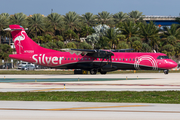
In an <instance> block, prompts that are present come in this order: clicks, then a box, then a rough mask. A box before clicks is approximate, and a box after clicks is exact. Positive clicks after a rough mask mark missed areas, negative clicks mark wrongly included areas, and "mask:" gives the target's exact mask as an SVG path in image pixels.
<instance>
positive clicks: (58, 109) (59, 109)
mask: <svg viewBox="0 0 180 120" xmlns="http://www.w3.org/2000/svg"><path fill="white" fill-rule="evenodd" d="M143 106H147V105H124V106H99V107H77V108H57V109H45V110H50V111H61V110H79V109H98V108H118V107H143Z"/></svg>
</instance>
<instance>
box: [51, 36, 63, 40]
mask: <svg viewBox="0 0 180 120" xmlns="http://www.w3.org/2000/svg"><path fill="white" fill-rule="evenodd" d="M53 38H54V39H55V40H56V41H64V38H63V36H60V35H56V36H54V37H53Z"/></svg>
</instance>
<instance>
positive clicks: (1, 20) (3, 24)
mask: <svg viewBox="0 0 180 120" xmlns="http://www.w3.org/2000/svg"><path fill="white" fill-rule="evenodd" d="M4 14H5V13H4ZM4 14H1V15H0V44H1V37H2V36H1V35H2V31H3V30H4V29H5V28H7V27H8V24H9V21H8V20H9V19H8V16H7V14H5V15H4Z"/></svg>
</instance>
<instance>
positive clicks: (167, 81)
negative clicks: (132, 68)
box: [0, 73, 180, 92]
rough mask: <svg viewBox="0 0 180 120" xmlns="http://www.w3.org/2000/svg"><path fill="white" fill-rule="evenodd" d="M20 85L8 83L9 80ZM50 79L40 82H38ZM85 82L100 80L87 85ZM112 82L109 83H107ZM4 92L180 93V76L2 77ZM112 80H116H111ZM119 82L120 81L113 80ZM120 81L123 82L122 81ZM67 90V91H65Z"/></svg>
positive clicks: (144, 74) (159, 74)
mask: <svg viewBox="0 0 180 120" xmlns="http://www.w3.org/2000/svg"><path fill="white" fill-rule="evenodd" d="M10 78H13V79H16V82H4V81H6V80H7V81H8V79H10ZM40 78H44V79H47V81H46V82H39V81H38V79H40ZM55 78H56V79H57V78H59V79H63V78H65V79H67V78H68V79H71V78H72V79H74V78H77V81H66V80H65V81H63V82H58V81H57V82H52V81H51V79H55ZM84 78H88V79H100V78H101V80H97V81H91V80H89V81H83V79H84ZM103 78H104V79H107V78H108V79H109V80H108V81H107V80H106V81H103ZM0 79H1V81H2V80H3V82H1V83H0V92H13V91H14V92H16V91H21V92H22V91H34V92H38V91H128V90H129V91H167V90H178V91H179V90H180V73H170V74H168V75H164V74H163V73H136V74H107V75H5V76H4V75H0ZM18 79H31V82H26V80H25V81H24V82H22V80H21V82H18ZM111 79H112V80H111ZM113 79H116V80H113ZM118 79H119V80H118ZM64 88H65V89H64Z"/></svg>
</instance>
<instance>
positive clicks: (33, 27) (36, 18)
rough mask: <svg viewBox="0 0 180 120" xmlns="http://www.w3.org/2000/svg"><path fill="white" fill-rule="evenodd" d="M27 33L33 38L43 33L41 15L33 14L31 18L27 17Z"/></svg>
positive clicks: (42, 18)
mask: <svg viewBox="0 0 180 120" xmlns="http://www.w3.org/2000/svg"><path fill="white" fill-rule="evenodd" d="M28 24H29V33H30V34H32V35H34V36H35V37H37V36H38V33H39V35H42V32H43V31H44V17H43V16H42V15H41V14H33V15H32V17H28Z"/></svg>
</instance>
